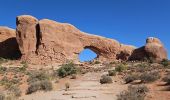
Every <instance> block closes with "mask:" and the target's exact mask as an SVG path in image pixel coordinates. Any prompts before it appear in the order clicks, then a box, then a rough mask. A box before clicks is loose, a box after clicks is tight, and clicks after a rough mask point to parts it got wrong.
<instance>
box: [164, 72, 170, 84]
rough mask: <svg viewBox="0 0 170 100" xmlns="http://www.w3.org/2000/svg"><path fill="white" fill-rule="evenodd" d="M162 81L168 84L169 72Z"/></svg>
mask: <svg viewBox="0 0 170 100" xmlns="http://www.w3.org/2000/svg"><path fill="white" fill-rule="evenodd" d="M163 81H164V82H166V83H167V84H168V85H170V74H168V75H167V76H166V77H164V78H163Z"/></svg>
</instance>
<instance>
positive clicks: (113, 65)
mask: <svg viewBox="0 0 170 100" xmlns="http://www.w3.org/2000/svg"><path fill="white" fill-rule="evenodd" d="M3 63H6V60H4V62H3ZM3 63H1V66H0V80H1V81H0V85H1V87H2V89H3V92H0V100H14V99H13V98H15V99H16V100H17V98H19V97H20V96H22V95H23V94H25V95H31V94H33V93H35V92H39V91H44V92H48V91H53V90H56V88H55V85H56V84H59V83H60V80H65V79H67V80H70V81H71V80H72V81H76V80H79V77H81V76H83V75H86V73H101V74H100V75H101V76H100V79H98V82H99V83H100V85H101V86H102V85H103V84H107V85H112V84H115V83H116V84H119V82H123V83H121V84H123V85H127V86H128V89H126V90H124V91H122V92H120V93H119V94H118V95H117V100H145V98H147V97H148V93H150V91H149V90H150V88H148V87H149V85H151V84H155V82H165V86H168V87H169V85H170V72H169V68H170V67H169V61H168V60H165V59H164V60H162V61H161V62H159V63H157V62H149V61H135V62H131V61H128V62H110V63H101V62H100V63H98V62H97V63H96V62H89V63H86V64H85V65H79V64H75V63H73V62H68V63H65V64H61V65H59V67H58V68H55V67H54V66H52V67H51V68H49V69H30V64H28V63H27V62H21V63H20V67H6V66H4V65H3ZM84 66H89V67H84ZM93 66H101V67H93ZM102 73H104V74H102ZM116 78H118V80H115V79H116ZM24 84H26V85H27V87H26V88H25V89H24V90H23V88H22V87H21V86H22V85H24ZM63 85H64V88H63V90H64V91H66V92H67V91H70V90H71V88H72V83H71V82H65V83H63ZM169 90H170V89H169V88H168V89H167V91H169ZM74 98H76V97H74ZM137 98H138V99H137Z"/></svg>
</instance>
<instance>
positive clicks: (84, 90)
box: [20, 73, 127, 100]
mask: <svg viewBox="0 0 170 100" xmlns="http://www.w3.org/2000/svg"><path fill="white" fill-rule="evenodd" d="M101 75H102V73H87V74H85V75H83V76H80V77H78V78H77V79H72V80H70V79H63V80H60V82H59V83H57V84H56V85H55V86H54V88H57V89H56V90H54V91H50V92H37V93H33V94H31V95H25V96H22V97H20V100H116V95H117V94H119V93H120V92H121V91H123V90H125V89H127V85H125V84H123V83H122V82H120V81H119V78H118V77H113V83H112V84H103V85H101V84H100V82H99V80H100V76H101ZM68 82H69V83H70V89H69V90H68V91H65V83H68Z"/></svg>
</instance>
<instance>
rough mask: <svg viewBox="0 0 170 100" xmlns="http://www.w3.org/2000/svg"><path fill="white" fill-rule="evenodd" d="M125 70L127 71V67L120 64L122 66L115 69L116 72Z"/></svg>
mask: <svg viewBox="0 0 170 100" xmlns="http://www.w3.org/2000/svg"><path fill="white" fill-rule="evenodd" d="M125 69H126V66H125V65H123V64H120V65H118V66H116V67H115V70H116V71H117V72H122V71H124V70H125Z"/></svg>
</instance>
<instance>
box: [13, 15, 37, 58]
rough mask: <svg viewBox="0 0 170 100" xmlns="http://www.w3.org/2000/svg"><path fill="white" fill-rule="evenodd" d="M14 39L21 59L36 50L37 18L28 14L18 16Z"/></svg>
mask: <svg viewBox="0 0 170 100" xmlns="http://www.w3.org/2000/svg"><path fill="white" fill-rule="evenodd" d="M16 24H17V29H16V39H17V42H18V45H19V49H20V51H21V54H22V58H23V59H27V57H28V56H29V55H31V54H32V53H34V52H35V51H36V43H37V38H36V37H37V36H36V34H37V30H36V27H37V24H38V20H37V19H36V18H34V17H32V16H29V15H22V16H18V17H17V20H16Z"/></svg>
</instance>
